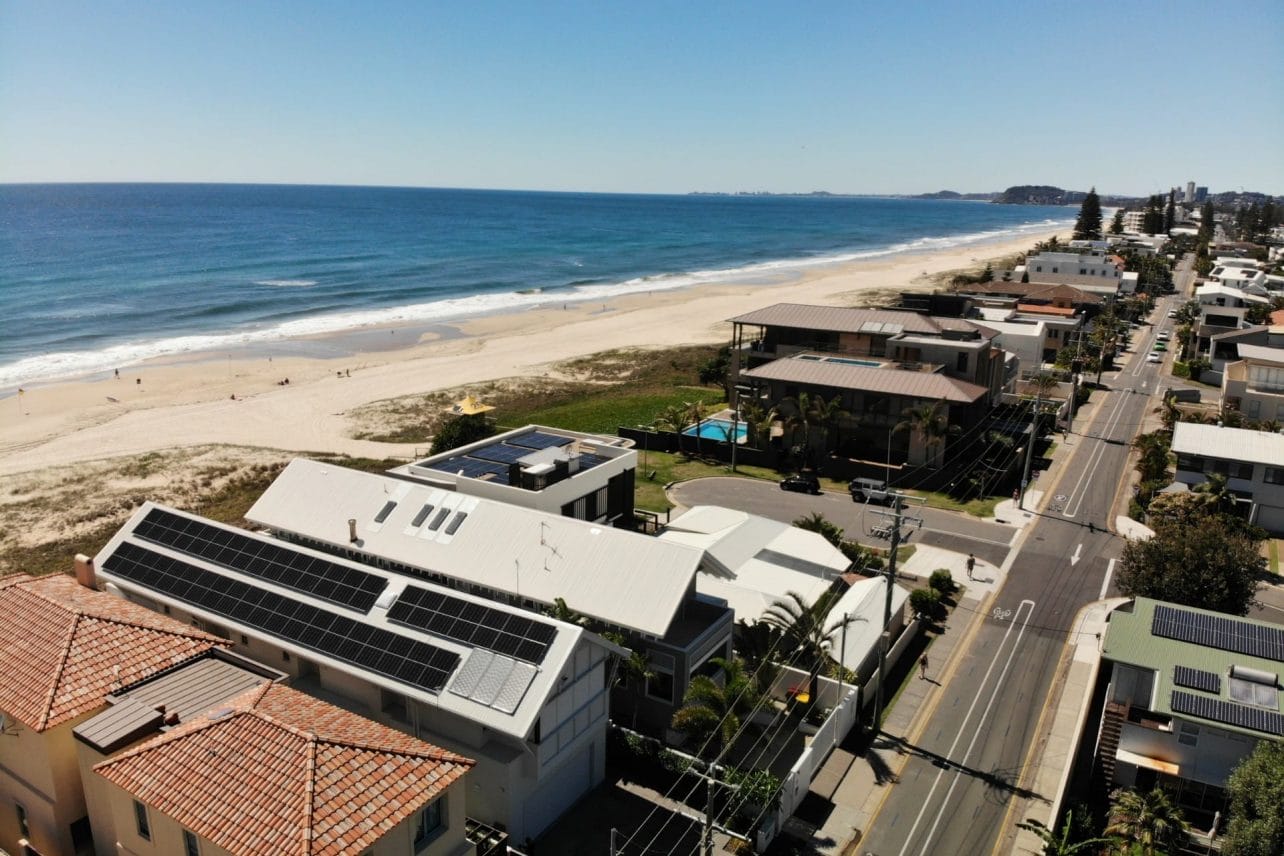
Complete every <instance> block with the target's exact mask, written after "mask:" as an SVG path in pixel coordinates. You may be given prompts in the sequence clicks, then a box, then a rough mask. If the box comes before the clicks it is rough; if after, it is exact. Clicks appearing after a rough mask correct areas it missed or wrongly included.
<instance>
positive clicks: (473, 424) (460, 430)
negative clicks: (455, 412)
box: [432, 413, 495, 455]
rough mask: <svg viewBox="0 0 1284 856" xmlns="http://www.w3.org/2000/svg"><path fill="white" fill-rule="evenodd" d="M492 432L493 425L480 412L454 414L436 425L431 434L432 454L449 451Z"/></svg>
mask: <svg viewBox="0 0 1284 856" xmlns="http://www.w3.org/2000/svg"><path fill="white" fill-rule="evenodd" d="M494 433H495V427H494V426H493V425H491V424H490V423H489V422H487V421H486V419H485V417H484V416H482V414H480V413H473V414H469V415H467V416H456V417H455V418H453V419H447V420H446V421H445V422H443V423H441V425H439V426H438V428H437V430H436V432H435V433H434V434H433V435H432V452H433V454H434V455H436V454H440V453H441V452H449V451H450V450H451V449H458V448H459V447H460V446H467V445H468V444H469V443H475V442H477V441H478V440H484V439H486V438H487V437H489V436H490V435H492V434H494Z"/></svg>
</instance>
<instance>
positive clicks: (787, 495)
mask: <svg viewBox="0 0 1284 856" xmlns="http://www.w3.org/2000/svg"><path fill="white" fill-rule="evenodd" d="M669 497H670V499H671V500H672V501H673V502H675V503H676V504H678V505H681V506H684V507H687V508H690V507H691V506H693V505H721V506H723V507H725V508H734V509H737V510H739V511H746V512H748V513H750V514H757V515H759V516H761V517H767V518H770V519H772V520H779V521H782V522H784V523H792V522H793V521H795V520H797V519H798V518H799V517H806V516H807V515H809V514H811V513H812V512H820V513H821V514H823V515H824V516H825V518H826V519H827V520H829V521H830V522H831V523H833V524H834V525H836V526H839V527H841V528H842V529H843V533H844V535H845V536H846V537H847V538H849V539H851V540H854V541H859V542H860V543H861V544H864V545H866V546H870V547H886V546H887V541H886V540H884V539H880V538H875V537H874V536H873V535H871V534H870V531H871V530H872V529H873V528H874V527H875V526H877V525H879V524H880V523H882V522H884V520H885V518H884V517H882V516H881V515H879V514H878V512H880V511H885V510H886V509H884V508H883V507H882V506H879V505H866V504H864V503H858V502H853V501H852V498H851V496H849V495H848V494H847V493H846V492H845V491H844V492H842V493H838V492H834V491H826V492H823V493H821V494H819V495H814V496H813V495H809V494H803V493H791V492H789V491H784V490H781V489H780V486H779V485H778V484H776V483H775V482H769V481H763V480H760V479H742V478H729V477H718V478H707V479H694V480H692V481H687V482H681V483H679V484H676V485H674V486H673V487H672V488H670V489H669ZM908 513H909V514H911V515H913V516H915V517H922V518H923V526H922V528H921V529H915V528H913V527H906V529H905V530H903V531H906V532H908V533H909V534H910V537H909V540H908V543H910V544H929V545H931V546H934V547H941V548H942V549H946V550H953V551H955V552H958V553H973V554H975V555H976V557H977V558H979V559H982V560H984V561H986V562H989V563H990V564H993V565H1001V564H1003V560H1004V559H1005V558H1006V557H1007V554H1008V548H1009V546H1010V545H1011V543H1012V539H1013V538H1014V537H1016V533H1017V529H1016V527H1013V526H1006V525H1003V524H999V523H989V522H986V521H983V520H978V519H977V518H975V517H970V516H968V515H966V514H961V513H958V512H954V511H942V510H940V509H936V508H909V509H908Z"/></svg>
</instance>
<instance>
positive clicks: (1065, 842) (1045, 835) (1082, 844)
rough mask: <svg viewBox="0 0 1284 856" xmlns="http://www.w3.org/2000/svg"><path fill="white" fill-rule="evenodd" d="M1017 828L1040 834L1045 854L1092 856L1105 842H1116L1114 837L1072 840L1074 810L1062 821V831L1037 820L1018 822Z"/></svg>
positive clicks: (1054, 855) (1067, 813) (1047, 855)
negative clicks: (1056, 830)
mask: <svg viewBox="0 0 1284 856" xmlns="http://www.w3.org/2000/svg"><path fill="white" fill-rule="evenodd" d="M1017 829H1024V830H1026V831H1028V832H1033V833H1034V834H1035V835H1037V836H1039V840H1040V841H1042V842H1043V856H1080V854H1083V856H1090V854H1093V853H1096V852H1097V851H1098V849H1099V848H1100V847H1101V846H1102V845H1104V844H1114V843H1115V841H1116V840H1117V839H1114V838H1087V839H1084V840H1082V841H1071V840H1070V839H1071V836H1072V833H1073V831H1074V812H1066V818H1065V820H1063V821H1061V826H1060V830H1061V831H1060V832H1053V831H1052V830H1051V829H1049V828H1048V827H1046V826H1044V825H1043V824H1042V823H1040V822H1039V821H1037V820H1025V821H1022V822H1021V823H1018V824H1017Z"/></svg>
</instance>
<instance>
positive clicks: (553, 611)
mask: <svg viewBox="0 0 1284 856" xmlns="http://www.w3.org/2000/svg"><path fill="white" fill-rule="evenodd" d="M544 614H545V615H547V616H548V617H549V618H555V619H557V620H558V621H565V622H566V623H567V624H575V625H578V626H580V627H585V626H587V624H588V619H587V618H585V617H584V616H583V615H580V614H579V613H578V612H576V611H575V610H573V609H571V608H570V607H569V606H567V605H566V600H565V599H564V598H560V597H555V598H553V605H552V606H550V607H549V608H548V609H546V610H544Z"/></svg>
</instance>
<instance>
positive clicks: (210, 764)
mask: <svg viewBox="0 0 1284 856" xmlns="http://www.w3.org/2000/svg"><path fill="white" fill-rule="evenodd" d="M113 701H114V703H113V705H112V707H111V708H109V709H108V710H107V711H105V712H103V713H100V714H99V715H98V716H95V717H94V718H92V719H90V720H88V721H86V722H84V723H82V724H81V725H80V726H79V727H77V729H76V741H77V746H76V748H77V751H78V753H79V760H80V769H81V774H82V776H83V777H84V781H85V784H86V796H87V798H88V801H89V806H90V812H89V813H90V818H91V821H92V823H93V831H94V842H95V847H96V852H98V853H126V854H133V856H170V854H177V853H185V854H189V856H193V855H194V854H206V856H213V854H228V855H229V856H275V854H295V853H297V854H308V853H335V854H338V853H352V854H362V856H408V854H414V856H463V854H465V853H476V852H477V851H476V850H475V849H474V848H473V846H472V845H471V844H470V843H469V842H468V841H467V839H466V833H467V832H468V831H469V830H468V829H467V822H466V820H465V816H464V805H465V799H466V797H465V782H466V779H465V776H466V774H467V773H468V771H469V769H470V768H471V767H472V765H473V762H472V761H471V760H469V759H468V758H465V757H462V756H459V755H456V754H454V753H451V752H447V751H445V750H443V749H440V748H438V747H436V746H433V745H431V744H429V743H426V742H424V741H422V740H419V739H416V738H414V737H412V736H410V735H408V734H405V733H402V732H400V731H397V730H395V729H392V728H388V727H386V726H382V725H379V724H377V723H375V722H371V721H370V720H368V719H366V718H364V717H361V716H357V715H356V714H354V713H351V712H350V711H347V710H343V709H342V708H338V707H335V706H334V705H331V704H327V703H326V702H324V701H321V700H319V699H316V698H313V697H311V696H308V695H305V694H304V693H301V692H298V691H296V690H293V689H291V688H289V687H287V686H284V685H282V684H281V683H278V682H276V681H274V680H271V679H268V678H266V677H264V676H263V675H261V674H258V673H256V672H255V671H254V670H251V669H246V668H244V667H241V666H238V665H237V664H235V663H230V662H226V661H222V660H217V659H213V658H206V659H204V660H202V661H199V662H196V663H192V664H189V665H185V666H183V667H180V668H178V669H175V670H173V671H172V672H170V673H166V674H165V675H164V676H162V677H160V678H157V679H155V680H153V681H146V682H142V683H139V684H135V685H133V686H130V687H127V688H124V689H122V690H121V691H120V692H119V693H116V694H115V697H114V699H113ZM158 708H159V709H158Z"/></svg>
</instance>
